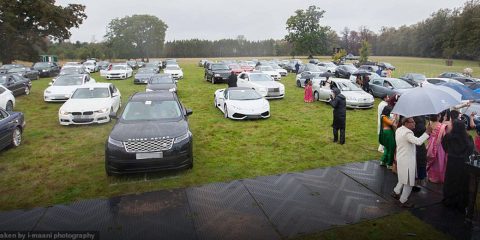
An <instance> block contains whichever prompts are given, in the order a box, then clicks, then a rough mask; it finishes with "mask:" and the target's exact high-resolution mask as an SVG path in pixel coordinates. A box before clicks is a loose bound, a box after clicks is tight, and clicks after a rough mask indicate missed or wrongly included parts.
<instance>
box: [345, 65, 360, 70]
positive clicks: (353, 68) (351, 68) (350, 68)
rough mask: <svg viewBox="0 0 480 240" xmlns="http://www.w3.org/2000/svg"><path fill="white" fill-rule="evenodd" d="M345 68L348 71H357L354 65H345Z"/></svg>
mask: <svg viewBox="0 0 480 240" xmlns="http://www.w3.org/2000/svg"><path fill="white" fill-rule="evenodd" d="M344 67H345V70H347V71H357V68H356V67H354V66H352V65H345V66H344Z"/></svg>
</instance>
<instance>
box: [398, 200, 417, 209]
mask: <svg viewBox="0 0 480 240" xmlns="http://www.w3.org/2000/svg"><path fill="white" fill-rule="evenodd" d="M400 207H402V208H414V207H415V205H414V204H413V203H411V202H409V201H406V202H404V203H400Z"/></svg>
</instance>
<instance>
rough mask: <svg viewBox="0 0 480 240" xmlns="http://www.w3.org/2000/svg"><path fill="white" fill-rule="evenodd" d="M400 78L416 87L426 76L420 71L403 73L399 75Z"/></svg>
mask: <svg viewBox="0 0 480 240" xmlns="http://www.w3.org/2000/svg"><path fill="white" fill-rule="evenodd" d="M399 78H400V79H402V80H404V81H406V82H408V83H409V84H410V85H412V86H414V87H416V86H419V85H420V83H423V82H424V81H425V80H426V79H427V78H426V77H425V75H423V74H421V73H405V75H403V76H401V77H399Z"/></svg>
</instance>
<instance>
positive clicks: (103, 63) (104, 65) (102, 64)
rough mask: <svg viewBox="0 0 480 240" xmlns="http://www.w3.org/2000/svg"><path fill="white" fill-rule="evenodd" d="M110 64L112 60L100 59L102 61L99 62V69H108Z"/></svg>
mask: <svg viewBox="0 0 480 240" xmlns="http://www.w3.org/2000/svg"><path fill="white" fill-rule="evenodd" d="M108 65H110V62H108V61H100V62H98V63H97V66H98V70H99V71H100V70H105V69H108Z"/></svg>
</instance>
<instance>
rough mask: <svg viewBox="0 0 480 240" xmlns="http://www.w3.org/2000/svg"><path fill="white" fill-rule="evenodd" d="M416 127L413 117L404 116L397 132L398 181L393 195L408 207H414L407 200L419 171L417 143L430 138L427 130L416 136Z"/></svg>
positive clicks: (428, 129)
mask: <svg viewBox="0 0 480 240" xmlns="http://www.w3.org/2000/svg"><path fill="white" fill-rule="evenodd" d="M414 128H415V121H414V120H413V118H403V119H402V126H401V127H400V128H398V129H397V131H396V132H395V141H396V143H397V174H398V183H397V186H396V187H395V188H394V189H393V193H392V194H391V195H392V197H394V198H395V199H399V200H400V203H401V206H402V207H407V208H411V207H414V205H413V204H412V203H410V202H407V201H408V197H409V196H410V193H411V192H412V187H413V186H415V176H416V171H417V161H416V159H415V156H416V149H415V145H422V143H423V142H425V141H426V140H427V139H428V134H427V133H426V132H425V133H423V135H422V136H420V137H419V138H417V137H415V135H414V134H413V131H412V130H413V129H414ZM427 132H430V128H427ZM400 194H402V195H400Z"/></svg>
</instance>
